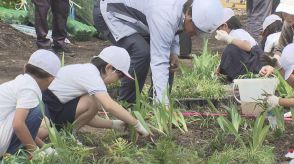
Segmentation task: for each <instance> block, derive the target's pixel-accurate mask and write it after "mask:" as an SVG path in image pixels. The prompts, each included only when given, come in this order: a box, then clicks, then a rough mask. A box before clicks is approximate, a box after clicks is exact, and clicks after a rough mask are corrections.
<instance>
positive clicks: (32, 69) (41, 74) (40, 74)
mask: <svg viewBox="0 0 294 164" xmlns="http://www.w3.org/2000/svg"><path fill="white" fill-rule="evenodd" d="M25 73H27V74H29V75H32V76H35V77H36V78H39V79H45V78H48V77H52V75H50V74H49V73H48V72H46V71H44V70H43V69H41V68H39V67H36V66H34V65H31V64H26V65H25Z"/></svg>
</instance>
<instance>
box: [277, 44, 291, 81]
mask: <svg viewBox="0 0 294 164" xmlns="http://www.w3.org/2000/svg"><path fill="white" fill-rule="evenodd" d="M280 63H281V66H282V68H283V69H284V71H285V76H284V78H285V80H287V79H288V78H289V77H290V75H291V74H292V72H293V70H294V43H291V44H288V45H287V46H286V47H285V48H284V50H283V52H282V55H281V59H280Z"/></svg>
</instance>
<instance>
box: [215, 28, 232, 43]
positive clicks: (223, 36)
mask: <svg viewBox="0 0 294 164" xmlns="http://www.w3.org/2000/svg"><path fill="white" fill-rule="evenodd" d="M215 39H217V40H221V41H225V42H227V43H228V44H231V43H232V41H233V40H234V38H233V37H232V36H230V35H229V34H228V33H227V32H226V31H223V30H217V31H216V35H215Z"/></svg>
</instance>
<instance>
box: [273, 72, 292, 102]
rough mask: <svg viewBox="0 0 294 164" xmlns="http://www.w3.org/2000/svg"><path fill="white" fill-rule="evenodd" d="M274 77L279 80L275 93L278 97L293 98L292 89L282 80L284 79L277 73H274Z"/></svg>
mask: <svg viewBox="0 0 294 164" xmlns="http://www.w3.org/2000/svg"><path fill="white" fill-rule="evenodd" d="M275 75H276V76H277V78H278V79H279V84H278V86H277V91H278V93H279V95H280V97H284V98H291V97H293V96H294V89H293V88H292V87H291V86H290V85H289V84H288V83H287V82H286V81H285V80H284V77H283V76H282V75H281V73H280V72H279V71H275Z"/></svg>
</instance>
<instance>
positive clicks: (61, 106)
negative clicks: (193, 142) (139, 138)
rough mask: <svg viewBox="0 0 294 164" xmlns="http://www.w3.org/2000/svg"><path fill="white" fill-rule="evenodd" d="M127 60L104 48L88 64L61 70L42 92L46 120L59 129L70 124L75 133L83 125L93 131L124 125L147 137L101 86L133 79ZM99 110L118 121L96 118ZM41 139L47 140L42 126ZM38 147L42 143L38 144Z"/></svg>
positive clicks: (122, 52)
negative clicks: (103, 110) (93, 129)
mask: <svg viewBox="0 0 294 164" xmlns="http://www.w3.org/2000/svg"><path fill="white" fill-rule="evenodd" d="M129 67H130V56H129V54H128V52H127V51H126V50H125V49H123V48H119V47H116V46H110V47H107V48H105V49H104V50H103V51H102V52H101V53H100V54H99V55H98V56H94V57H93V58H92V59H91V63H87V64H73V65H68V66H65V67H62V68H61V70H60V71H59V72H58V74H57V78H56V79H55V80H54V81H53V82H52V84H51V85H50V86H49V88H48V90H47V91H45V92H44V96H43V101H44V103H45V113H46V116H47V117H48V118H49V119H50V120H51V121H52V122H53V123H54V124H55V125H56V127H57V129H61V128H62V127H63V126H64V125H65V124H66V123H74V129H75V130H78V129H80V128H81V127H83V126H84V125H89V126H91V127H95V128H112V129H115V130H118V131H124V130H125V127H126V126H127V124H128V125H131V126H134V127H135V129H136V131H137V132H138V133H140V134H141V135H143V136H148V135H149V134H150V133H149V132H148V131H147V130H146V129H145V128H144V127H143V126H142V124H141V123H140V122H139V121H138V120H136V119H135V118H134V117H132V116H131V114H130V113H129V112H127V111H126V110H125V109H124V108H123V107H122V106H120V105H119V104H118V103H116V102H115V101H113V100H112V99H111V97H110V96H109V95H108V93H107V89H106V86H105V84H110V83H113V82H116V81H117V80H119V79H120V78H122V77H123V76H127V77H129V78H131V79H133V78H132V77H131V76H130V75H129V73H128V70H129ZM101 107H103V108H104V109H105V110H106V111H108V112H110V113H111V114H113V115H114V116H115V117H116V118H118V119H120V120H106V119H102V118H100V117H98V116H96V114H97V112H98V110H99V109H101ZM38 136H39V137H40V138H42V139H44V138H46V137H47V136H48V131H47V129H46V127H45V126H42V127H41V128H40V130H39V133H38ZM38 143H39V144H40V145H42V144H43V142H42V141H41V140H40V141H39V142H38Z"/></svg>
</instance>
